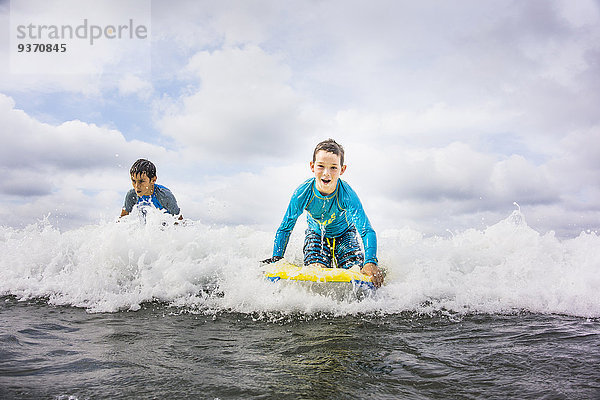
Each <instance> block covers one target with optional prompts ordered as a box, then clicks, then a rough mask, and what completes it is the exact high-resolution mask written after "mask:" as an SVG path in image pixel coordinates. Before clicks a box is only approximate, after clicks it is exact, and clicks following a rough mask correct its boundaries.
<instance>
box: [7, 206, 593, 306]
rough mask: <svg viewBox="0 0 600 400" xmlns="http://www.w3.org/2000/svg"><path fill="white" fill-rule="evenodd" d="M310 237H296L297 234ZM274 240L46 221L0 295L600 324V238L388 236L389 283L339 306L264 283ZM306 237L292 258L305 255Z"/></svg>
mask: <svg viewBox="0 0 600 400" xmlns="http://www.w3.org/2000/svg"><path fill="white" fill-rule="evenodd" d="M299 229H301V228H300V227H297V228H296V231H298V230H299ZM273 235H274V232H263V231H257V230H254V229H251V228H249V227H244V226H239V227H213V226H207V225H205V224H202V223H200V222H194V221H188V222H187V224H185V226H182V225H181V224H180V225H173V221H172V219H170V217H168V216H165V215H163V214H160V213H158V212H150V213H149V214H148V216H147V221H146V223H144V222H143V221H141V220H140V218H139V216H136V215H135V214H132V215H130V216H128V217H126V218H123V219H121V220H120V221H119V222H118V223H115V222H114V221H111V222H104V223H100V224H97V225H90V226H85V227H82V228H79V229H75V230H71V231H66V232H60V231H58V230H57V229H55V228H53V227H52V226H50V225H49V224H48V223H47V222H45V221H44V222H40V223H38V224H35V225H31V226H28V227H27V228H25V229H13V228H7V227H0V251H1V252H2V258H1V259H0V295H14V296H16V297H17V298H19V299H31V298H43V299H47V301H48V302H49V303H51V304H56V305H71V306H76V307H84V308H86V309H87V310H89V311H90V312H114V311H118V310H137V309H139V308H140V306H141V305H142V304H144V303H146V302H149V301H162V302H167V303H170V304H172V305H173V306H176V307H180V308H181V309H189V310H197V311H201V312H208V313H211V312H223V311H224V312H228V311H234V312H243V313H258V314H260V313H270V312H276V313H283V314H284V315H285V314H293V313H303V314H309V315H310V314H313V313H321V312H325V313H333V314H335V315H346V314H357V313H378V314H379V313H381V314H389V313H399V312H402V311H417V312H430V311H438V310H449V311H450V312H458V313H465V312H484V313H499V312H513V311H515V310H528V311H531V312H539V313H561V314H568V315H575V316H584V317H599V316H600V273H599V271H600V238H599V237H598V235H597V234H596V233H593V232H590V233H582V234H581V235H580V236H578V237H577V238H573V239H569V240H562V241H561V240H559V239H557V238H556V237H555V236H554V234H553V233H547V234H544V235H542V234H539V233H538V232H536V231H534V230H533V229H531V228H530V227H529V226H527V224H526V223H525V220H524V217H523V215H522V214H521V213H520V211H514V212H513V213H512V214H511V215H510V216H509V217H508V218H506V219H505V220H503V221H500V222H498V223H497V224H495V225H493V226H490V227H488V228H487V229H485V230H475V229H471V230H467V231H464V232H460V233H456V234H454V235H453V236H451V237H448V238H442V237H424V236H423V235H422V234H421V233H419V232H416V231H413V230H410V229H407V228H404V229H399V230H393V231H385V232H379V236H378V239H379V260H380V263H381V265H383V266H385V268H386V269H387V278H386V285H385V286H384V287H383V288H381V289H379V290H378V291H377V293H376V294H375V295H374V296H372V297H367V298H365V299H362V300H360V301H358V300H347V299H343V300H340V299H339V298H336V296H327V295H323V294H319V293H315V292H312V291H308V290H307V289H306V288H305V287H302V286H300V285H293V284H287V285H281V284H277V283H272V282H269V281H266V280H265V279H263V277H262V274H261V272H260V266H259V263H258V260H260V259H263V258H266V257H268V256H269V255H270V252H271V249H272V243H273ZM301 248H302V232H300V233H295V234H294V236H293V237H292V240H291V242H290V244H289V246H288V256H290V257H291V258H292V259H294V258H296V260H295V261H299V260H297V258H300V257H301Z"/></svg>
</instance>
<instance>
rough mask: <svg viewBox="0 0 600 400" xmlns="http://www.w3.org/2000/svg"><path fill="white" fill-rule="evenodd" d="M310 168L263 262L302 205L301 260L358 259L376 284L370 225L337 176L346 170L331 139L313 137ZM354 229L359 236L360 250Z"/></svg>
mask: <svg viewBox="0 0 600 400" xmlns="http://www.w3.org/2000/svg"><path fill="white" fill-rule="evenodd" d="M310 169H311V171H312V172H313V173H314V175H315V176H314V178H310V179H309V180H307V181H305V182H304V183H302V184H301V185H300V186H299V187H298V188H297V189H296V191H295V192H294V194H293V195H292V199H291V200H290V204H289V206H288V208H287V211H286V213H285V216H284V217H283V221H282V223H281V225H280V226H279V229H278V230H277V233H276V234H275V245H274V247H273V257H272V258H270V259H267V260H265V261H264V262H274V261H277V260H280V259H281V258H282V257H283V255H284V253H285V249H286V247H287V244H288V240H289V238H290V235H291V233H292V230H293V229H294V226H295V225H296V220H297V219H298V217H299V216H300V215H301V214H302V213H303V212H304V210H306V211H307V212H308V215H307V219H308V229H307V230H306V237H305V240H304V265H316V266H319V267H328V268H330V267H338V268H350V267H352V266H353V265H360V266H361V267H362V269H361V272H362V273H364V274H366V275H370V276H371V277H372V281H373V284H375V286H377V287H379V286H381V284H382V283H383V274H382V273H381V271H380V270H379V268H378V267H377V237H376V235H375V231H374V230H373V228H372V227H371V223H370V222H369V219H368V218H367V215H366V214H365V211H364V210H363V207H362V204H361V202H360V200H359V198H358V196H357V195H356V193H355V192H354V190H352V188H351V187H350V185H348V183H346V182H344V181H342V180H341V179H339V177H340V175H342V174H343V173H344V171H345V170H346V165H345V164H344V148H343V147H342V146H341V145H339V144H338V143H336V142H335V140H333V139H328V140H325V141H323V142H321V143H319V144H318V145H317V146H316V148H315V150H314V152H313V159H312V161H311V162H310ZM358 235H360V237H361V238H362V242H363V246H364V249H365V252H364V254H363V252H362V250H361V248H360V243H359V242H358V237H357V236H358Z"/></svg>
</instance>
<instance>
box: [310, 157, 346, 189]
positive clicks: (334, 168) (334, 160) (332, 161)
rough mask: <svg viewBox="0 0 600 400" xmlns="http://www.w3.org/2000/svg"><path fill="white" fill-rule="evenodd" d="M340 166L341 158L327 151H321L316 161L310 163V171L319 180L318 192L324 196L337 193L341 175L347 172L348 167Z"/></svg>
mask: <svg viewBox="0 0 600 400" xmlns="http://www.w3.org/2000/svg"><path fill="white" fill-rule="evenodd" d="M340 164H341V163H340V156H338V155H337V154H334V153H330V152H328V151H325V150H319V151H318V152H317V154H315V161H314V162H312V161H311V162H310V170H311V171H312V172H313V173H314V174H315V178H317V181H316V182H317V190H318V191H319V193H321V194H322V195H328V194H331V193H333V192H335V188H336V187H337V182H338V179H339V178H340V175H342V174H343V173H344V171H346V166H345V165H340Z"/></svg>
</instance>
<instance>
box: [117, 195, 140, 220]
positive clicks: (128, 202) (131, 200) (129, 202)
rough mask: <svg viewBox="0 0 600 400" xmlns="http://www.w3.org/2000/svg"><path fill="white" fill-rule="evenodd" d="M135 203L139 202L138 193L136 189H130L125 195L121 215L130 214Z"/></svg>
mask: <svg viewBox="0 0 600 400" xmlns="http://www.w3.org/2000/svg"><path fill="white" fill-rule="evenodd" d="M135 203H137V194H135V190H133V189H130V190H129V191H128V192H127V194H126V195H125V202H124V203H123V208H122V209H121V217H124V216H126V215H129V213H130V212H131V210H132V209H133V206H134V205H135ZM119 218H120V217H119Z"/></svg>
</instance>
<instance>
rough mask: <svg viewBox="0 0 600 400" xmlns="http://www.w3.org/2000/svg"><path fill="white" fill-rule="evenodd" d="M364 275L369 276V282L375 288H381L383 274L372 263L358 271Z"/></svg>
mask: <svg viewBox="0 0 600 400" xmlns="http://www.w3.org/2000/svg"><path fill="white" fill-rule="evenodd" d="M360 272H362V273H363V274H365V275H370V276H371V281H372V282H373V285H375V287H381V285H382V284H383V272H381V270H380V269H379V268H378V267H377V265H375V264H373V263H367V264H365V265H364V266H363V267H362V269H361V270H360Z"/></svg>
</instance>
